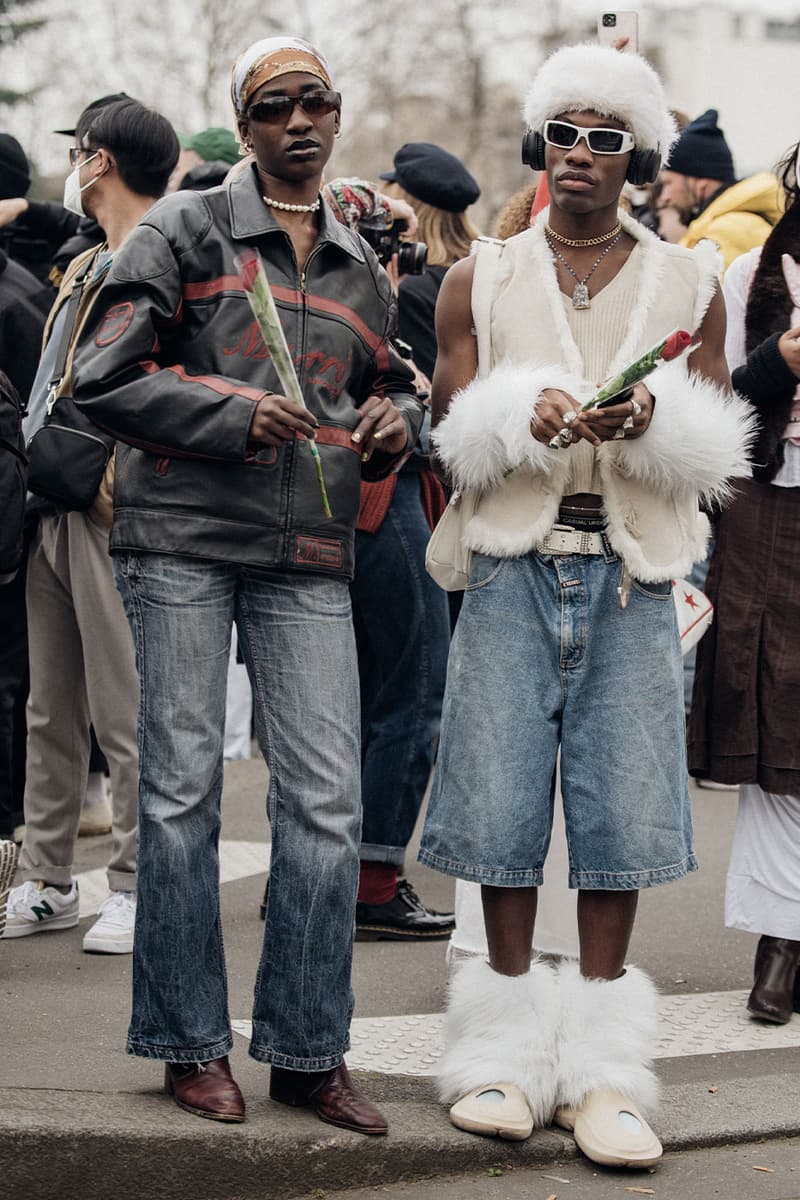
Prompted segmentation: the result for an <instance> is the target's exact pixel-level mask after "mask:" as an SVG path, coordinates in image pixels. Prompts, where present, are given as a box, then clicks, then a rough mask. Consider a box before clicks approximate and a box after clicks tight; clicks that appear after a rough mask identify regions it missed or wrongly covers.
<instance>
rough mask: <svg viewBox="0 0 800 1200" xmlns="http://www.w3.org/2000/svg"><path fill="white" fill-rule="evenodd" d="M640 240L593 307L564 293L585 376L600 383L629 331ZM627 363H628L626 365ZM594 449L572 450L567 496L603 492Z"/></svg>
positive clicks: (582, 445)
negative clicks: (577, 305)
mask: <svg viewBox="0 0 800 1200" xmlns="http://www.w3.org/2000/svg"><path fill="white" fill-rule="evenodd" d="M640 253H641V252H640V250H639V245H638V243H637V244H636V245H635V246H634V248H633V250H631V252H630V254H629V255H628V258H627V260H626V262H625V263H624V265H623V266H622V267H621V268H620V270H619V271H618V272H617V274H616V275H615V276H614V278H613V279H612V280H611V281H610V283H607V284H606V286H605V287H604V288H601V290H600V291H599V292H597V294H596V295H594V296H592V303H591V307H590V308H581V309H578V308H573V306H572V297H571V296H566V295H563V294H562V297H561V300H562V303H563V305H564V313H565V315H566V318H567V322H568V324H569V328H570V332H571V334H572V337H573V338H574V340H575V344H576V346H577V347H578V349H579V350H580V352H581V357H582V358H583V374H584V377H585V378H586V379H589V380H592V381H594V382H595V383H597V384H601V383H603V382H604V381H605V379H606V378H607V377H608V367H609V363H611V362H612V361H613V358H614V355H615V354H616V353H617V351H618V350H619V348H620V346H621V345H622V342H623V340H624V338H625V335H626V333H627V332H628V324H629V322H630V319H631V314H632V312H633V304H634V300H635V298H636V288H637V283H638V277H639V270H638V267H639V256H640ZM625 365H626V366H627V363H626V364H625ZM595 457H596V456H595V451H594V449H593V448H592V447H591V446H590V445H589V443H588V442H585V441H580V442H578V443H577V444H576V445H574V446H573V447H572V450H571V451H570V459H571V470H570V475H569V481H568V483H567V487H566V489H565V495H575V494H577V493H578V492H594V493H595V494H596V495H600V494H601V491H602V489H601V486H600V482H599V480H598V478H597V476H596V472H595Z"/></svg>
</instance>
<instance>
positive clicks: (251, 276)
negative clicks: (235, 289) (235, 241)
mask: <svg viewBox="0 0 800 1200" xmlns="http://www.w3.org/2000/svg"><path fill="white" fill-rule="evenodd" d="M236 265H237V266H238V268H239V274H240V275H241V278H242V286H243V287H244V289H245V291H246V292H252V290H253V288H254V286H255V282H256V279H257V278H258V271H259V267H260V266H261V261H260V259H259V256H258V255H257V254H256V253H255V251H252V252H250V253H246V254H240V255H239V256H238V258H237V260H236Z"/></svg>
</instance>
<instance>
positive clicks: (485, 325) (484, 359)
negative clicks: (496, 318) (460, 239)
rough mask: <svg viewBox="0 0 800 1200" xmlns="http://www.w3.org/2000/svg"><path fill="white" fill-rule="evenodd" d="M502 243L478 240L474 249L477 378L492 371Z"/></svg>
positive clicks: (473, 302) (482, 238)
mask: <svg viewBox="0 0 800 1200" xmlns="http://www.w3.org/2000/svg"><path fill="white" fill-rule="evenodd" d="M504 245H505V242H502V241H500V240H499V238H489V237H480V238H478V240H477V244H476V247H475V273H474V274H473V276H472V300H471V303H472V323H473V325H474V326H475V336H476V337H477V339H478V376H479V378H481V379H482V378H483V377H484V376H485V375H488V374H489V372H490V371H491V369H492V305H493V303H494V293H495V289H496V286H497V276H498V270H497V268H498V266H499V263H500V255H501V254H502V252H503V246H504Z"/></svg>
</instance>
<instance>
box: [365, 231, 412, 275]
mask: <svg viewBox="0 0 800 1200" xmlns="http://www.w3.org/2000/svg"><path fill="white" fill-rule="evenodd" d="M407 224H408V223H407V222H406V221H403V220H401V219H400V218H398V220H396V221H395V222H394V224H393V225H390V226H389V228H388V229H376V228H375V227H374V226H370V225H369V223H368V222H367V221H359V223H358V232H359V233H360V234H361V236H362V237H363V239H364V241H365V242H369V244H370V246H372V249H373V250H374V251H375V254H376V255H377V258H378V262H379V263H380V264H381V266H384V267H385V266H386V264H387V263H388V262H390V261H391V257H392V255H393V254H396V255H397V268H398V270H399V272H400V274H401V275H421V274H422V272H423V271H424V270H425V260H426V259H427V257H428V247H427V246H426V245H425V243H424V242H401V241H400V234H401V233H404V232H405V230H406V228H407Z"/></svg>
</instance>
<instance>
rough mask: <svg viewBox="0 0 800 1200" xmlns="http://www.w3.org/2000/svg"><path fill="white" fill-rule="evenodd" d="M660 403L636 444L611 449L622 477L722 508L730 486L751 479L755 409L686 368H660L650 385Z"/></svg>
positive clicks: (673, 365) (623, 443)
mask: <svg viewBox="0 0 800 1200" xmlns="http://www.w3.org/2000/svg"><path fill="white" fill-rule="evenodd" d="M646 383H647V386H648V387H649V388H651V389H652V392H653V395H654V396H655V397H656V406H655V412H654V413H653V419H652V421H651V422H650V425H649V427H648V429H647V430H646V432H645V433H643V434H642V436H641V437H640V438H635V439H633V440H632V441H617V442H614V443H613V446H614V448H615V449H616V451H617V456H616V462H617V464H618V466H619V467H620V468H621V470H622V472H623V474H625V475H629V476H631V477H633V478H634V479H639V480H641V482H642V483H646V484H649V485H650V486H652V487H654V488H657V489H658V490H659V491H664V492H676V491H681V490H685V491H687V492H695V493H697V494H698V495H699V496H700V499H701V500H704V501H707V502H709V503H715V504H724V503H725V502H726V501H727V500H729V499H730V497H731V495H732V487H731V484H732V481H733V480H734V479H737V478H739V479H741V478H746V477H749V475H750V464H749V462H748V452H749V449H750V446H751V445H752V442H753V439H754V437H755V434H756V430H757V424H758V423H757V419H756V416H755V413H754V411H753V409H752V407H751V406H750V405H749V404H748V403H747V401H746V400H742V399H741V397H740V396H737V395H736V393H735V392H726V391H724V390H723V389H722V388H719V387H717V386H716V385H715V384H713V383H710V382H709V381H708V380H706V379H704V378H703V377H702V376H701V375H699V374H698V373H697V372H696V371H687V369H686V366H685V364H684V363H683V362H676V363H670V364H667V365H665V366H663V367H659V368H658V370H656V371H654V372H653V373H652V375H650V377H649V378H648V379H647V380H646Z"/></svg>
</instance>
